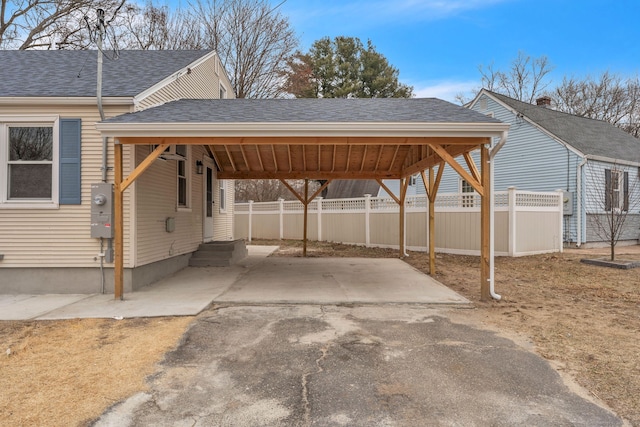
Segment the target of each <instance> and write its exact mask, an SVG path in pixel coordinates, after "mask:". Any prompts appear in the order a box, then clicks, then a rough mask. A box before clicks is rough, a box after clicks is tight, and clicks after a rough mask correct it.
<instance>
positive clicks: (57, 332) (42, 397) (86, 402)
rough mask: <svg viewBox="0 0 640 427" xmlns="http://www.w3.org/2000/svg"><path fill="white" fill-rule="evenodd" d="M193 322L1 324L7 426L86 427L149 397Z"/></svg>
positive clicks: (0, 419)
mask: <svg viewBox="0 0 640 427" xmlns="http://www.w3.org/2000/svg"><path fill="white" fill-rule="evenodd" d="M191 320H192V318H190V317H182V318H152V319H127V320H111V319H83V320H64V321H51V322H46V321H38V322H35V321H26V322H0V345H1V346H2V347H0V349H1V351H2V353H0V390H1V392H0V425H2V426H77V425H84V424H86V423H87V422H88V420H91V419H93V418H95V417H97V416H99V415H100V414H101V413H102V412H103V411H104V410H105V409H106V408H108V407H109V406H111V405H112V404H114V403H115V402H117V401H119V400H120V399H123V398H125V397H127V396H130V395H132V394H134V393H136V392H138V391H141V390H145V389H146V388H147V385H146V383H145V378H146V377H147V376H148V375H150V374H151V373H153V371H154V369H155V365H156V363H157V362H159V361H160V360H161V359H162V357H163V355H164V353H165V352H167V351H168V350H170V349H171V348H173V347H174V346H175V345H176V344H177V343H178V340H179V338H180V337H181V336H182V334H183V333H184V331H185V328H186V327H187V325H188V324H189V323H190V322H191ZM7 350H9V351H10V354H7Z"/></svg>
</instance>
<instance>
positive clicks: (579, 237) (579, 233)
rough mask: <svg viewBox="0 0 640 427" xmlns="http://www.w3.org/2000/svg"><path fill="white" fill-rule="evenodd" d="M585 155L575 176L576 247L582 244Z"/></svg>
mask: <svg viewBox="0 0 640 427" xmlns="http://www.w3.org/2000/svg"><path fill="white" fill-rule="evenodd" d="M587 160H588V159H587V157H586V156H585V157H584V158H583V159H582V161H581V162H580V164H579V165H578V172H577V176H576V193H577V194H576V196H577V197H576V215H577V216H578V219H577V222H576V224H577V230H576V247H578V248H579V247H580V245H582V167H583V166H584V165H585V164H586V163H587Z"/></svg>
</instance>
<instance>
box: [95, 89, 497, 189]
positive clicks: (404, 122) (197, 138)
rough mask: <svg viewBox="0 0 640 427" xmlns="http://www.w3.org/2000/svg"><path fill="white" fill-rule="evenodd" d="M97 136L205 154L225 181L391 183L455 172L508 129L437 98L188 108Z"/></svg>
mask: <svg viewBox="0 0 640 427" xmlns="http://www.w3.org/2000/svg"><path fill="white" fill-rule="evenodd" d="M97 128H98V130H100V131H101V132H102V134H103V136H110V137H114V138H116V139H117V140H118V141H119V142H120V143H122V144H157V145H160V144H169V145H173V144H192V145H203V146H206V147H208V150H209V152H210V154H211V156H212V157H213V158H214V159H215V161H216V163H217V165H218V168H219V173H218V177H219V178H221V179H300V178H309V179H340V178H342V179H389V178H403V177H406V176H408V175H411V174H415V173H418V172H420V171H422V170H425V169H426V168H429V167H431V166H434V165H436V164H439V163H440V162H442V161H447V162H449V160H450V159H452V158H453V157H456V156H458V155H461V154H465V153H468V152H469V151H472V150H475V149H477V148H479V147H480V146H481V145H482V144H487V143H489V142H490V138H491V137H494V136H501V135H502V133H503V132H504V131H506V130H507V129H508V125H507V124H505V123H502V122H500V121H499V120H496V119H494V118H492V117H489V116H486V115H484V114H481V113H478V112H476V111H473V110H469V109H466V108H463V107H460V106H457V105H454V104H451V103H449V102H446V101H442V100H440V99H436V98H422V99H416V98H414V99H393V98H392V99H389V98H386V99H382V98H374V99H227V100H203V99H183V100H179V101H173V102H169V103H167V104H164V105H160V106H157V107H154V108H149V109H147V110H143V111H139V112H134V113H128V114H124V115H121V116H117V117H113V118H110V119H107V120H105V121H103V122H101V123H98V124H97ZM447 157H449V158H447Z"/></svg>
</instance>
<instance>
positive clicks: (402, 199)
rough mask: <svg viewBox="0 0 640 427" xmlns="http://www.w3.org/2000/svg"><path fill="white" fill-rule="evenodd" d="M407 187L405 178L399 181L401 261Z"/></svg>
mask: <svg viewBox="0 0 640 427" xmlns="http://www.w3.org/2000/svg"><path fill="white" fill-rule="evenodd" d="M408 186H409V180H408V179H407V178H402V179H400V198H399V199H398V203H399V204H400V218H399V221H398V222H399V223H400V239H399V240H400V244H399V246H400V259H403V258H404V256H405V241H404V229H405V226H406V225H405V221H404V210H405V206H404V205H405V203H404V202H405V198H406V196H407V187H408Z"/></svg>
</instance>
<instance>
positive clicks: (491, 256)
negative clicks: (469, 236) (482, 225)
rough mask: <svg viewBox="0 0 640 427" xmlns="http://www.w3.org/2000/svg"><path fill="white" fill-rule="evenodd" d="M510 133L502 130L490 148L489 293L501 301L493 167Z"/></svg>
mask: <svg viewBox="0 0 640 427" xmlns="http://www.w3.org/2000/svg"><path fill="white" fill-rule="evenodd" d="M508 135H509V131H506V130H505V131H504V132H502V135H501V136H500V140H499V141H498V143H497V144H496V145H495V146H494V147H493V148H492V149H491V150H489V180H490V181H491V201H490V204H491V209H490V210H489V227H490V228H491V234H490V235H489V293H490V294H491V298H493V299H494V300H496V301H500V300H501V299H502V296H501V295H498V294H497V293H496V291H495V286H496V283H495V274H494V270H495V262H494V258H495V247H494V246H495V229H494V225H495V204H496V200H495V197H496V196H495V191H494V190H495V184H494V182H493V181H494V179H493V178H494V167H493V159H494V157H495V156H496V154H498V151H500V149H502V147H504V144H505V143H506V142H507V136H508Z"/></svg>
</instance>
